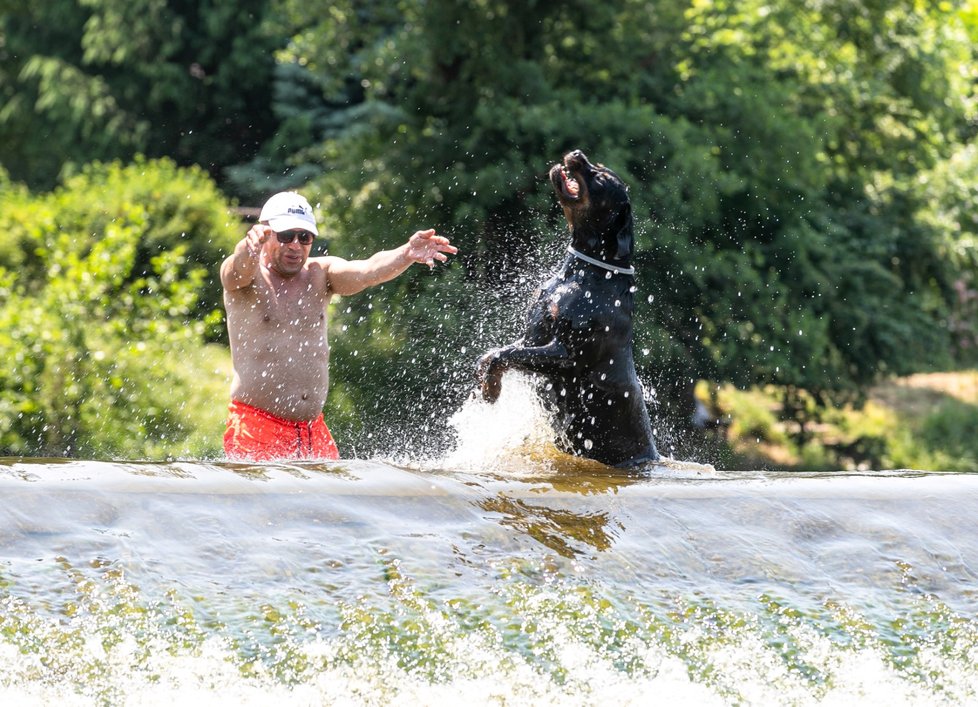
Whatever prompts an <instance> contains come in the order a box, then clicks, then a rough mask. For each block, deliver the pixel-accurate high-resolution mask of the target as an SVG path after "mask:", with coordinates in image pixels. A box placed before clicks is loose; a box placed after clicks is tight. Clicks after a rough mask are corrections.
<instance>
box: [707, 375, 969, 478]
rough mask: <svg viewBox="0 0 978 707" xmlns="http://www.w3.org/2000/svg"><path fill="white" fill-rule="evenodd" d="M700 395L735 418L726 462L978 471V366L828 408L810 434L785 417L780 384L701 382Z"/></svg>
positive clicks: (888, 386) (897, 383) (908, 381)
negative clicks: (757, 385) (748, 386)
mask: <svg viewBox="0 0 978 707" xmlns="http://www.w3.org/2000/svg"><path fill="white" fill-rule="evenodd" d="M697 394H698V395H699V397H700V398H701V400H704V401H705V400H706V399H707V398H711V399H712V400H711V404H712V405H713V407H714V408H715V411H716V412H717V413H718V415H717V417H719V418H720V419H723V420H725V421H726V422H727V423H728V424H726V426H725V439H724V440H723V446H724V447H725V448H726V453H725V454H723V455H722V456H724V457H725V458H724V459H723V460H721V461H720V465H721V466H723V467H724V468H729V469H785V470H812V471H815V470H828V469H837V470H844V469H919V470H923V471H978V434H976V432H978V370H969V371H958V372H947V373H927V374H917V375H914V376H909V377H906V378H899V379H894V380H891V381H888V382H885V383H882V384H880V385H877V386H876V387H874V388H873V389H872V390H871V391H870V392H869V395H868V398H867V400H866V403H865V404H864V405H863V406H862V407H860V408H859V409H856V408H853V407H845V408H838V409H830V410H827V411H825V412H824V414H823V415H822V416H821V419H820V420H819V421H817V422H815V423H810V424H809V425H808V426H806V430H805V431H806V433H807V434H806V435H805V436H804V437H802V436H801V435H799V434H798V427H797V425H793V424H792V423H786V422H784V421H782V420H780V411H781V406H780V402H779V395H778V394H779V391H778V390H777V389H775V388H764V389H751V390H747V391H742V390H737V389H736V388H733V387H732V386H727V385H721V386H719V387H718V388H715V389H713V390H711V389H710V387H709V384H707V383H706V382H701V384H700V387H699V388H698V390H697Z"/></svg>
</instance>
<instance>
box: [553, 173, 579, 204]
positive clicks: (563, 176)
mask: <svg viewBox="0 0 978 707" xmlns="http://www.w3.org/2000/svg"><path fill="white" fill-rule="evenodd" d="M550 181H552V182H553V185H554V188H555V189H556V190H557V194H558V195H559V196H560V199H561V201H565V202H571V201H578V200H579V199H580V198H581V196H582V195H581V191H582V190H581V182H580V181H579V179H578V178H577V177H575V176H574V174H573V173H572V172H571V171H570V170H569V169H567V167H565V166H564V165H562V164H557V165H554V167H553V169H552V170H550Z"/></svg>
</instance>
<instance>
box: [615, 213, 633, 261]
mask: <svg viewBox="0 0 978 707" xmlns="http://www.w3.org/2000/svg"><path fill="white" fill-rule="evenodd" d="M612 230H613V231H614V233H615V238H616V239H617V241H618V253H617V255H616V259H617V260H629V259H630V258H631V257H632V250H633V249H634V248H635V232H634V226H633V222H632V205H631V204H628V203H626V204H625V205H624V206H622V208H621V210H619V211H618V216H617V217H616V218H615V223H614V226H613V228H612Z"/></svg>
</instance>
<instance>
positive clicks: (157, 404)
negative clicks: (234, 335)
mask: <svg viewBox="0 0 978 707" xmlns="http://www.w3.org/2000/svg"><path fill="white" fill-rule="evenodd" d="M0 214H2V218H0V356H3V357H4V360H5V361H8V362H10V365H8V366H7V367H6V368H5V369H4V370H3V371H2V372H0V456H2V455H32V456H36V455H41V456H86V457H123V458H134V457H151V458H152V457H155V458H159V457H161V456H171V455H176V454H209V453H213V452H214V451H215V450H216V449H218V448H219V441H220V429H219V427H218V424H217V422H215V419H217V420H218V421H219V418H220V415H221V414H222V413H221V411H222V408H223V405H222V404H215V397H216V396H215V395H214V390H215V388H219V389H220V397H219V398H217V400H223V399H224V395H225V394H226V387H225V386H226V383H225V382H224V381H223V380H217V382H216V383H215V380H212V375H211V374H209V373H208V372H207V371H205V370H199V369H195V368H194V365H195V363H197V362H198V361H201V360H210V358H211V357H210V356H209V355H205V351H204V344H203V340H204V336H205V334H206V328H207V327H208V325H212V326H217V324H218V323H219V322H217V321H215V318H216V317H215V314H214V310H213V306H214V303H213V302H212V303H211V306H210V307H207V308H202V307H201V305H200V299H201V296H202V295H204V294H206V293H207V292H208V291H209V290H208V285H207V282H208V281H209V280H211V279H212V278H215V277H216V275H215V273H216V270H217V266H218V264H219V263H220V260H221V258H222V257H223V255H224V253H226V252H227V244H228V243H233V242H234V240H235V239H236V235H235V234H236V233H237V231H239V230H240V229H239V227H238V226H237V224H235V223H230V224H229V223H228V219H229V213H228V206H227V204H226V203H225V202H224V200H223V198H222V197H221V196H220V194H219V192H217V190H216V188H215V187H214V184H213V182H211V181H210V180H209V179H208V178H207V177H206V176H205V175H204V174H203V173H202V172H201V171H200V170H199V169H185V170H180V169H177V168H176V167H175V166H174V165H173V163H172V162H169V161H166V160H164V161H155V162H154V161H146V160H139V161H137V162H136V163H134V164H133V165H129V166H126V167H123V166H121V165H118V164H112V165H92V166H91V167H89V168H88V169H87V170H86V171H85V172H84V173H83V174H81V175H78V176H76V177H73V178H72V179H70V180H68V182H67V183H66V184H64V185H63V186H61V187H59V188H58V189H57V190H55V191H54V192H51V193H46V194H41V195H33V194H31V193H30V192H29V191H28V190H27V189H26V188H24V187H23V186H19V185H16V184H13V183H11V182H9V180H5V179H3V178H0ZM188 236H191V237H188ZM225 356H226V354H225ZM214 378H215V379H216V378H220V374H218V375H217V376H214ZM208 398H209V399H208ZM201 399H203V400H205V401H206V403H205V404H206V405H207V409H200V408H199V406H198V402H199V401H200V400H201ZM203 425H206V426H207V428H206V429H203V428H202V426H203Z"/></svg>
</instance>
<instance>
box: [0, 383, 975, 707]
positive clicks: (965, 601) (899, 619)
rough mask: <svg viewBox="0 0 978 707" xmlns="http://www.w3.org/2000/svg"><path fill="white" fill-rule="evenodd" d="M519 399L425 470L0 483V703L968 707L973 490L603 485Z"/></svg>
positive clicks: (893, 480)
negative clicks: (552, 442) (551, 438)
mask: <svg viewBox="0 0 978 707" xmlns="http://www.w3.org/2000/svg"><path fill="white" fill-rule="evenodd" d="M520 385H521V384H520V383H519V382H518V381H514V385H513V386H510V392H509V393H507V394H505V395H504V397H503V398H502V399H501V400H500V402H499V403H497V406H496V407H495V408H493V409H492V410H485V409H482V408H480V407H478V406H480V405H482V404H481V403H477V402H476V401H471V402H470V403H468V404H467V405H466V406H465V407H464V408H463V409H462V410H461V411H460V412H459V414H458V415H457V416H456V418H455V419H454V420H453V424H454V425H455V426H456V427H457V428H458V439H459V446H458V448H457V449H456V450H454V451H453V452H452V453H451V454H449V455H448V456H446V457H444V458H442V459H436V460H424V461H418V460H413V461H412V460H397V461H391V460H385V461H382V460H349V461H342V462H337V463H330V464H312V463H298V464H271V465H262V466H258V465H243V464H232V463H227V462H201V461H183V462H172V463H149V462H146V463H133V462H128V463H122V462H94V461H50V460H18V459H5V460H0V487H2V493H3V497H4V503H3V505H2V507H0V659H2V660H3V664H4V669H3V671H0V704H5V705H6V704H11V705H13V704H38V705H41V704H51V703H58V704H68V705H71V704H84V705H88V704H173V703H174V702H176V701H178V700H196V701H199V700H200V699H205V700H207V701H208V702H209V703H218V704H241V703H246V704H268V703H271V702H273V701H275V700H283V701H287V702H288V704H309V705H319V704H378V705H379V704H388V703H391V702H396V703H422V704H433V703H434V704H438V703H449V702H452V703H456V702H457V701H458V700H459V699H465V700H466V701H467V702H469V703H472V704H500V703H516V702H518V703H520V704H548V705H549V704H566V705H578V704H595V703H599V702H600V703H609V704H610V703H615V704H649V703H663V704H673V703H675V704H799V705H807V704H853V703H859V704H876V703H886V704H888V705H901V704H921V705H924V704H927V705H930V704H935V703H945V704H967V703H978V668H976V667H975V666H976V665H978V619H976V618H975V609H976V607H978V589H976V587H978V532H976V530H975V524H974V519H975V518H976V517H978V475H973V474H942V473H918V472H910V471H890V472H871V473H860V474H853V473H843V472H839V473H819V474H774V473H764V472H750V473H743V472H740V473H724V472H715V471H713V470H712V469H710V468H709V467H703V466H698V465H682V464H666V465H662V466H659V467H655V468H652V469H649V470H647V473H646V474H642V475H624V474H621V475H615V474H609V473H608V470H607V469H604V468H602V467H599V466H597V465H593V464H590V463H583V462H580V461H578V460H573V459H569V458H567V457H563V456H561V455H559V454H558V453H556V452H555V451H554V450H553V449H552V447H551V446H549V445H548V443H546V442H544V441H542V440H543V439H544V435H541V434H538V431H539V430H536V428H535V426H534V425H535V424H536V423H534V422H533V420H534V419H535V414H536V413H535V412H534V410H533V408H532V405H530V404H528V403H527V400H528V399H529V396H527V395H521V394H520V392H519V390H520ZM506 395H508V397H506ZM528 405H529V407H528ZM486 415H498V416H500V417H499V419H498V420H495V421H493V420H492V419H487V417H486ZM507 420H508V421H510V422H512V424H511V425H510V426H509V427H506V426H505V425H504V424H503V423H504V422H505V421H507ZM480 460H481V462H480Z"/></svg>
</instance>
